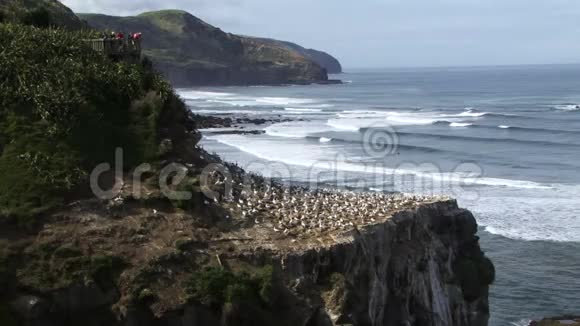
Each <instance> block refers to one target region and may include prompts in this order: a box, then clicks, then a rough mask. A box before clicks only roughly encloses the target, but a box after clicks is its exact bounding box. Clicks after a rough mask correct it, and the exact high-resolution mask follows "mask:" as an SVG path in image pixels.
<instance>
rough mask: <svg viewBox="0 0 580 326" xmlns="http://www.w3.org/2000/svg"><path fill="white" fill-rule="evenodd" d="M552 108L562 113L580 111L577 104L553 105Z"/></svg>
mask: <svg viewBox="0 0 580 326" xmlns="http://www.w3.org/2000/svg"><path fill="white" fill-rule="evenodd" d="M553 108H554V109H556V110H564V111H580V105H578V104H563V105H555V106H554V107H553Z"/></svg>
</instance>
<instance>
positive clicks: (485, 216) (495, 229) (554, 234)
mask: <svg viewBox="0 0 580 326" xmlns="http://www.w3.org/2000/svg"><path fill="white" fill-rule="evenodd" d="M579 188H580V187H578V186H577V185H576V186H575V185H557V187H556V188H554V189H531V190H530V189H507V188H506V189H501V188H490V189H488V190H486V191H483V190H482V193H481V198H480V199H479V200H477V201H476V202H472V203H469V204H468V205H467V207H468V208H470V209H471V210H472V211H473V212H474V213H475V214H476V216H477V219H478V223H479V224H480V225H482V226H483V227H484V229H485V230H486V231H487V232H489V233H492V234H495V235H500V236H503V237H507V238H510V239H518V240H526V241H556V242H580V220H579V219H578V214H577V212H578V211H579V210H580V202H578V200H577V196H578V193H579V191H580V189H579ZM460 203H461V199H460Z"/></svg>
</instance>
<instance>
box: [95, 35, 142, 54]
mask: <svg viewBox="0 0 580 326" xmlns="http://www.w3.org/2000/svg"><path fill="white" fill-rule="evenodd" d="M84 41H85V43H87V44H88V45H89V46H90V47H91V48H92V49H93V50H95V51H97V52H101V53H103V54H104V55H107V56H110V57H117V58H118V57H140V56H141V40H125V39H109V38H102V39H90V40H84Z"/></svg>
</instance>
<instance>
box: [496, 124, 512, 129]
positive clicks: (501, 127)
mask: <svg viewBox="0 0 580 326" xmlns="http://www.w3.org/2000/svg"><path fill="white" fill-rule="evenodd" d="M497 127H498V128H499V129H510V128H511V126H505V125H500V126H497Z"/></svg>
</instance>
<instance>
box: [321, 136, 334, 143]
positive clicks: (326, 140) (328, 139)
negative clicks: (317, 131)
mask: <svg viewBox="0 0 580 326" xmlns="http://www.w3.org/2000/svg"><path fill="white" fill-rule="evenodd" d="M331 141H332V138H326V137H320V142H321V143H329V142H331Z"/></svg>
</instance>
